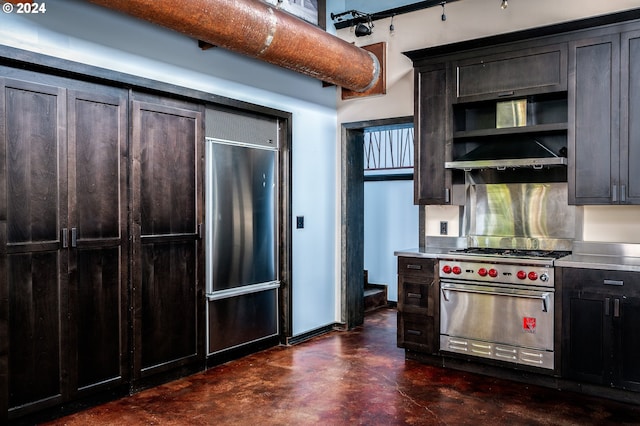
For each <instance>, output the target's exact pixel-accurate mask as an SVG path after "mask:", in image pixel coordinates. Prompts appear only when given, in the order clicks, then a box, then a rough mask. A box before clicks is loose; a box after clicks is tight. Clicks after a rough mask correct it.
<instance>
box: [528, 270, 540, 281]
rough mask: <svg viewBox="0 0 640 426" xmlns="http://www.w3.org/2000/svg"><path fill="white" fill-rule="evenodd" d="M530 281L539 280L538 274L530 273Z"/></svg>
mask: <svg viewBox="0 0 640 426" xmlns="http://www.w3.org/2000/svg"><path fill="white" fill-rule="evenodd" d="M529 279H530V280H531V281H535V280H537V279H538V274H537V273H535V272H533V271H531V272H529Z"/></svg>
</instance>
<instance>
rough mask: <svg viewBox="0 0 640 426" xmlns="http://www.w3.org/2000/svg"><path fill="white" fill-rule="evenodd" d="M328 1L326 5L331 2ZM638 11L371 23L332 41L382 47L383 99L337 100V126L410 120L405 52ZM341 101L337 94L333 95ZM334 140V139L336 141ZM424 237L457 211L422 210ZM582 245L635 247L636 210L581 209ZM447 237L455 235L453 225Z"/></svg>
mask: <svg viewBox="0 0 640 426" xmlns="http://www.w3.org/2000/svg"><path fill="white" fill-rule="evenodd" d="M330 1H331V0H329V2H330ZM638 7H640V1H638V0H615V1H593V0H591V1H584V0H563V1H557V0H535V1H530V0H529V1H525V0H513V1H510V2H509V7H508V8H507V9H506V10H502V9H500V2H499V1H498V0H465V1H457V2H454V3H450V4H447V5H446V6H445V11H446V16H447V20H446V21H442V20H441V19H440V15H441V13H442V8H441V7H440V6H436V7H432V8H429V9H425V10H421V11H416V12H412V13H408V14H404V15H399V16H396V17H395V18H394V20H393V24H394V27H395V31H394V32H393V33H391V32H390V31H389V24H390V19H384V20H380V21H375V23H374V24H375V27H374V28H373V34H372V35H370V36H366V37H355V35H354V33H353V32H352V30H351V29H348V28H346V29H341V30H339V31H337V35H338V36H339V37H341V38H343V39H345V40H347V41H349V42H353V43H355V44H356V45H358V46H364V45H369V44H373V43H378V42H382V41H385V42H387V94H386V95H380V96H372V97H369V98H365V99H352V100H347V101H341V100H338V122H339V123H350V122H358V121H366V120H373V119H382V118H389V117H400V116H407V115H413V68H412V63H411V61H410V60H409V59H408V58H407V57H405V56H404V55H402V52H404V51H410V50H417V49H422V48H427V47H432V46H438V45H443V44H449V43H454V42H458V41H464V40H470V39H475V38H481V37H486V36H491V35H495V34H499V33H508V32H513V31H518V30H522V29H527V28H535V27H540V26H545V25H551V24H556V23H561V22H566V21H573V20H577V19H582V18H588V17H593V16H598V15H605V14H609V13H614V12H620V11H623V10H629V9H634V8H638ZM337 96H340V93H339V92H338V93H337ZM338 137H339V135H338ZM425 211H426V218H427V224H426V228H427V235H439V232H438V229H439V228H438V223H439V222H440V221H441V220H449V221H450V222H451V220H452V218H456V219H455V221H456V222H457V217H458V208H457V207H452V206H445V207H440V206H434V207H428V208H426V209H425ZM584 211H585V214H584V222H583V227H584V232H583V235H584V239H585V240H587V241H611V240H612V239H615V241H624V242H634V243H640V232H630V231H635V230H637V229H638V225H637V219H636V218H637V217H640V207H639V206H634V207H624V206H608V207H585V208H584ZM449 226H450V229H451V230H452V231H454V232H455V231H457V229H456V228H455V227H454V226H453V224H452V223H450V224H449Z"/></svg>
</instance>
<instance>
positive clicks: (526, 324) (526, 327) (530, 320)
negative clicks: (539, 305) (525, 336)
mask: <svg viewBox="0 0 640 426" xmlns="http://www.w3.org/2000/svg"><path fill="white" fill-rule="evenodd" d="M522 331H525V332H527V333H535V332H536V319H535V318H534V317H522Z"/></svg>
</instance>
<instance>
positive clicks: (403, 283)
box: [398, 280, 433, 315]
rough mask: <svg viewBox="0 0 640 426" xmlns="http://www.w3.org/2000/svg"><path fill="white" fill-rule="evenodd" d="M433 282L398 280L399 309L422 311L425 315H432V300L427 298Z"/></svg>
mask: <svg viewBox="0 0 640 426" xmlns="http://www.w3.org/2000/svg"><path fill="white" fill-rule="evenodd" d="M432 286H433V283H422V282H411V281H408V280H400V287H399V288H398V291H399V293H398V303H399V305H400V306H399V309H400V310H402V311H404V310H412V311H424V313H426V314H427V315H433V300H429V297H430V293H431V289H432Z"/></svg>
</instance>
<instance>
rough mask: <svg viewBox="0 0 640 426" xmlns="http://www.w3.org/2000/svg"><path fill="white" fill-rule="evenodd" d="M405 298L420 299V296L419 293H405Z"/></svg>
mask: <svg viewBox="0 0 640 426" xmlns="http://www.w3.org/2000/svg"><path fill="white" fill-rule="evenodd" d="M407 297H408V298H410V299H422V294H420V293H411V292H409V293H407Z"/></svg>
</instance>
